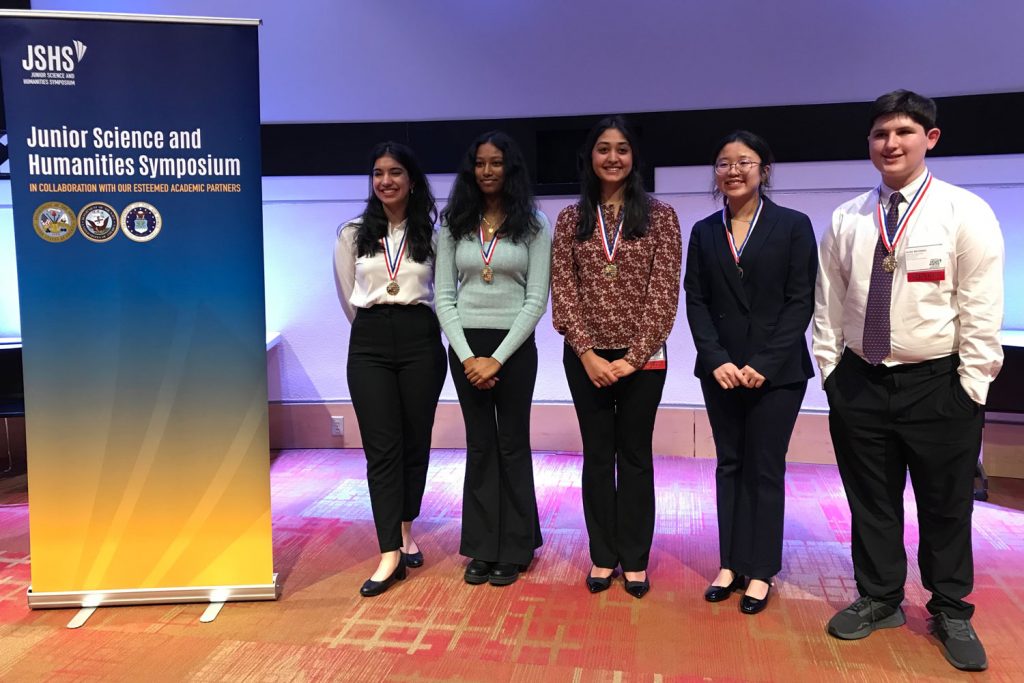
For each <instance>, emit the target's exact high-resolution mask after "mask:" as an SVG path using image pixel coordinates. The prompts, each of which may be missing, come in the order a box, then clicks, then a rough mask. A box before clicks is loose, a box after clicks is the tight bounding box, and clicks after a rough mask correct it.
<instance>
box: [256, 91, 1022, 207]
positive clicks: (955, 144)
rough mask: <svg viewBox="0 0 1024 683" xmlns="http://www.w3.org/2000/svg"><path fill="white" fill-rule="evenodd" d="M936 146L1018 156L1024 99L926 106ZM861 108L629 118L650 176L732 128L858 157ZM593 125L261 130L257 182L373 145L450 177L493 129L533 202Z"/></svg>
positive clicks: (343, 159) (561, 180)
mask: <svg viewBox="0 0 1024 683" xmlns="http://www.w3.org/2000/svg"><path fill="white" fill-rule="evenodd" d="M936 102H937V103H938V106H939V123H938V125H939V127H940V128H941V129H942V142H941V144H940V145H939V146H938V147H937V148H936V149H935V152H934V153H932V154H930V156H972V155H984V154H1018V153H1024V130H1022V128H1021V126H1020V125H1019V119H1020V115H1021V112H1024V92H1016V93H1000V94H989V95H968V96H960V97H942V98H936ZM868 106H869V103H867V102H855V103H841V104H819V105H801V106H785V107H751V108H743V109H708V110H696V111H671V112H647V113H636V114H632V115H630V119H631V120H632V122H633V123H634V125H635V126H636V127H637V131H638V134H639V136H640V139H641V149H642V152H643V156H644V159H645V163H646V166H647V167H648V174H647V175H648V180H649V182H648V185H650V184H651V182H650V181H651V178H652V176H651V174H650V169H653V168H654V167H658V166H693V165H699V164H704V163H710V161H711V160H710V159H709V158H708V155H709V154H710V151H711V148H712V146H713V145H714V143H715V142H716V141H717V140H718V139H720V138H721V137H723V136H724V135H726V134H727V133H729V132H730V131H733V130H735V129H737V128H749V129H751V130H753V131H755V132H757V133H759V134H760V135H762V136H764V137H765V138H766V139H767V140H768V142H769V143H770V144H771V146H772V149H773V151H774V152H775V156H776V158H777V159H778V160H779V161H782V162H798V161H838V160H847V159H857V160H859V159H864V158H866V157H867V132H868V121H867V111H868ZM599 118H601V117H600V116H571V117H548V118H521V119H486V120H479V119H478V120H466V121H410V122H386V123H307V124H268V125H264V126H263V174H264V175H355V174H362V173H366V172H367V170H368V168H369V160H368V159H367V156H366V155H367V152H368V150H369V149H370V147H371V146H372V145H373V144H374V143H375V142H378V141H381V140H397V141H400V142H404V143H406V144H408V145H410V146H411V147H412V148H413V149H415V150H416V152H417V154H418V155H419V156H420V160H421V162H422V163H423V165H424V167H425V168H426V170H427V171H428V172H430V173H451V172H453V171H455V170H456V168H457V166H458V163H459V160H460V158H461V156H462V154H463V153H464V151H465V149H466V146H467V145H468V144H469V142H470V141H472V140H473V138H475V137H476V136H477V135H479V134H480V133H483V132H485V131H487V130H490V129H492V128H500V129H501V130H504V131H505V132H507V133H509V134H510V135H512V136H513V137H514V138H516V140H518V141H519V143H520V145H521V146H522V147H523V152H524V154H525V156H526V159H527V163H528V164H529V166H530V172H531V175H532V177H533V178H534V180H535V181H536V183H537V192H538V194H572V193H574V192H575V191H576V153H577V150H578V149H579V147H580V145H581V144H582V142H583V139H584V137H585V135H586V132H587V130H588V129H589V128H590V126H591V125H593V123H594V122H596V121H597V120H598V119H599Z"/></svg>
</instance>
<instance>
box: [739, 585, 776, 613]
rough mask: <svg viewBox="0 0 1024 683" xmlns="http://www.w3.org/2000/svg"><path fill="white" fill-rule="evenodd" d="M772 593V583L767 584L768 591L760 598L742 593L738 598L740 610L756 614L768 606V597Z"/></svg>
mask: <svg viewBox="0 0 1024 683" xmlns="http://www.w3.org/2000/svg"><path fill="white" fill-rule="evenodd" d="M771 594H772V585H771V584H770V583H769V584H768V592H767V593H765V594H764V597H763V598H761V599H760V600H759V599H757V598H748V597H747V596H746V595H744V596H743V597H742V598H740V611H741V612H743V613H744V614H757V613H758V612H761V611H763V610H764V608H765V607H767V606H768V598H769V597H771Z"/></svg>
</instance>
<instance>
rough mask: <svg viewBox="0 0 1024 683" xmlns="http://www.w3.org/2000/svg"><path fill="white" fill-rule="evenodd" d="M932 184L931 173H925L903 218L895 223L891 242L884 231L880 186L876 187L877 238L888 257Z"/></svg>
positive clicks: (887, 232)
mask: <svg viewBox="0 0 1024 683" xmlns="http://www.w3.org/2000/svg"><path fill="white" fill-rule="evenodd" d="M931 184H932V174H931V171H927V175H926V176H925V177H924V182H923V183H921V187H919V188H917V192H915V193H914V197H913V199H911V200H910V206H908V207H907V211H906V213H904V214H903V218H901V219H899V221H898V222H897V223H896V233H895V234H894V235H893V237H892V240H891V241H890V240H889V231H888V230H886V229H885V214H884V213H883V211H882V186H881V185H879V186H878V236H879V237H880V238H881V239H882V246H884V247H885V250H886V251H887V252H889V254H890V255H892V254H893V252H894V251H895V249H896V245H897V244H899V241H900V238H901V237H903V233H904V232H906V230H907V225H909V224H910V217H911V216H912V215H914V212H915V211H917V207H919V206H921V202H922V201H924V195H925V193H926V192H928V188H929V186H931Z"/></svg>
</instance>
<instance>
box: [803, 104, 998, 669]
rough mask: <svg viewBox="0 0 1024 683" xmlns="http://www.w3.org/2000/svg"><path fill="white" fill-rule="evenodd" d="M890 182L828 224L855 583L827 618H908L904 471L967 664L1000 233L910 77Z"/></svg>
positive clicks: (881, 121)
mask: <svg viewBox="0 0 1024 683" xmlns="http://www.w3.org/2000/svg"><path fill="white" fill-rule="evenodd" d="M869 120H870V122H871V123H870V132H869V135H868V149H869V153H870V157H871V162H872V164H874V166H875V168H877V169H878V171H879V172H880V173H881V184H880V185H879V186H878V187H877V188H874V189H872V190H871V191H869V192H866V193H864V194H862V195H860V196H859V197H857V198H855V199H853V200H851V201H849V202H846V203H845V204H843V205H842V206H840V207H839V208H838V209H836V211H835V213H834V214H833V216H832V224H831V226H830V228H829V229H828V230H827V231H826V232H825V235H824V236H823V237H822V240H821V245H820V260H821V266H820V268H819V271H818V283H817V291H816V302H815V315H814V344H813V347H814V355H815V358H816V359H817V362H818V366H819V368H820V369H821V376H822V378H823V384H824V388H825V393H826V395H827V396H828V401H829V408H830V414H829V428H830V431H831V435H832V443H833V445H834V447H835V452H836V461H837V463H838V465H839V471H840V474H841V476H842V479H843V485H844V487H845V489H846V496H847V499H848V501H849V503H850V512H851V515H852V522H853V524H852V551H853V566H854V577H855V579H856V581H857V589H858V591H859V592H860V595H861V597H860V598H859V599H858V600H856V601H855V602H854V603H853V604H851V605H850V606H849V607H847V608H845V609H843V610H841V611H840V612H838V613H837V614H836V615H835V616H834V617H832V619H831V620H830V621H829V624H828V632H829V633H830V634H831V635H833V636H835V637H836V638H841V639H844V640H855V639H858V638H864V637H866V636H868V635H870V634H871V633H872V632H873V631H875V630H876V629H880V628H890V627H895V626H900V625H902V624H904V623H905V621H906V619H905V617H904V615H903V610H902V608H901V607H900V603H901V602H902V600H903V596H904V592H903V586H904V583H905V581H906V574H907V565H906V562H907V557H906V551H905V548H904V545H903V490H904V485H905V481H906V474H907V472H908V471H909V472H910V478H911V481H912V484H913V487H914V496H915V499H916V501H917V508H918V522H919V527H920V547H919V549H918V564H919V566H920V570H921V580H922V583H923V584H924V587H925V588H926V589H927V590H929V591H930V592H931V594H932V598H931V600H929V601H928V603H927V609H928V611H929V612H930V613H931V615H932V616H931V618H930V619H929V626H930V629H931V632H932V633H933V634H935V636H936V637H937V638H938V640H939V642H940V643H941V644H942V647H943V652H944V654H945V655H946V659H948V660H949V662H950V663H951V664H953V666H955V667H957V668H958V669H963V670H967V671H981V670H984V669H985V668H986V667H987V666H988V662H987V659H986V656H985V649H984V647H983V646H982V644H981V641H980V640H979V639H978V636H977V634H976V632H975V631H974V628H973V627H972V625H971V617H972V616H973V613H974V606H973V605H971V604H970V603H967V602H965V601H964V598H966V597H967V596H968V595H969V594H970V592H971V590H972V588H973V582H974V565H973V558H972V555H971V513H972V510H973V506H974V498H973V484H974V473H975V468H976V465H977V458H978V452H979V449H980V445H981V427H982V423H983V420H984V411H983V408H982V406H983V405H984V403H985V397H986V395H987V392H988V386H989V383H990V382H991V381H992V380H993V379H994V378H995V376H996V374H997V373H998V372H999V368H1000V367H1001V365H1002V359H1003V353H1002V346H1001V345H1000V341H999V328H1000V325H1001V323H1002V316H1003V239H1002V234H1001V233H1000V230H999V223H998V222H997V220H996V218H995V215H994V214H993V213H992V210H991V209H990V208H989V206H988V205H987V204H986V203H985V202H984V201H983V200H982V199H980V198H979V197H977V196H976V195H974V194H971V193H970V192H968V191H966V190H963V189H961V188H958V187H956V186H953V185H950V184H948V183H945V182H943V181H941V180H939V179H937V178H935V177H933V176H932V175H931V173H930V172H929V171H928V168H927V166H926V164H925V156H926V155H927V153H928V151H929V150H931V149H933V148H934V147H935V145H936V144H937V143H938V141H939V134H940V131H939V129H938V128H937V127H936V126H935V120H936V107H935V103H934V102H933V101H932V100H930V99H928V98H927V97H923V96H922V95H918V94H917V93H914V92H909V91H906V90H897V91H894V92H891V93H888V94H886V95H883V96H881V97H879V98H878V99H877V100H875V102H874V104H873V105H872V109H871V115H870V119H869Z"/></svg>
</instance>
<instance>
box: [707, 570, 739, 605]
mask: <svg viewBox="0 0 1024 683" xmlns="http://www.w3.org/2000/svg"><path fill="white" fill-rule="evenodd" d="M746 582H747V579H746V577H744V576H743V575H742V574H736V575H735V576H733V579H732V583H730V584H729V585H728V586H716V585H714V584H711V585H710V586H708V588H707V590H706V591H704V599H705V600H707V601H708V602H721V601H722V600H725V599H726V598H727V597H729V596H730V595H732V594H733V593H734V592H735V591H738V590H741V589H742V588H743V587H744V585H746Z"/></svg>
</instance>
